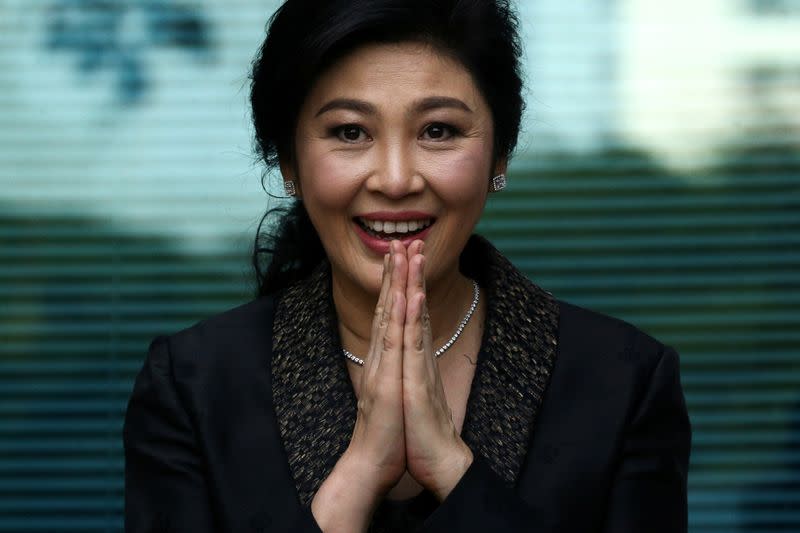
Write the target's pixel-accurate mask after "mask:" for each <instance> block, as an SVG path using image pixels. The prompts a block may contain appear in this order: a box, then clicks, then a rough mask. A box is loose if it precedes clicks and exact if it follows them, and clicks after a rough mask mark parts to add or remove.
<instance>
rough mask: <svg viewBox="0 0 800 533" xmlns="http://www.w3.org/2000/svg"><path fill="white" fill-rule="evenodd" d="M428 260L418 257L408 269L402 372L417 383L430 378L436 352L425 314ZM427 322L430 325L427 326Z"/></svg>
mask: <svg viewBox="0 0 800 533" xmlns="http://www.w3.org/2000/svg"><path fill="white" fill-rule="evenodd" d="M424 264H425V258H424V256H422V255H416V256H415V257H414V258H413V259H412V260H411V264H410V266H409V272H410V274H409V288H408V290H407V295H408V296H407V299H408V302H409V303H408V306H407V310H406V328H405V332H404V338H403V347H404V352H403V373H404V376H405V375H407V376H408V377H409V378H410V379H412V380H414V382H417V383H418V382H420V380H425V379H427V378H428V377H429V376H431V374H430V372H431V370H432V367H431V366H430V365H431V364H432V361H433V351H432V348H431V342H430V322H429V321H427V319H426V314H425V298H426V297H425V292H424V289H423V277H424ZM426 322H427V324H426Z"/></svg>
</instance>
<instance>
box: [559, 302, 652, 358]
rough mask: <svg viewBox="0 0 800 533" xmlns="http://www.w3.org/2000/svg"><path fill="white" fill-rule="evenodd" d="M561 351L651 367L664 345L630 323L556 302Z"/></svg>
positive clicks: (576, 306)
mask: <svg viewBox="0 0 800 533" xmlns="http://www.w3.org/2000/svg"><path fill="white" fill-rule="evenodd" d="M557 302H558V304H559V328H558V330H559V333H558V335H559V340H558V342H559V345H561V351H562V352H565V351H566V352H571V353H578V354H582V355H586V354H594V355H598V354H599V355H602V356H606V357H603V359H605V360H606V361H609V360H616V361H619V362H622V363H627V364H630V363H634V364H640V365H642V366H644V367H646V368H652V367H653V366H654V365H655V364H656V363H657V362H658V360H659V359H660V358H661V356H662V355H663V353H664V351H665V348H666V347H665V345H664V344H663V343H662V342H660V341H659V340H657V339H656V338H654V337H653V336H651V335H650V334H648V333H646V332H645V331H643V330H641V329H640V328H638V327H636V326H634V325H633V324H631V323H629V322H626V321H625V320H621V319H619V318H615V317H612V316H609V315H606V314H603V313H600V312H597V311H594V310H591V309H587V308H585V307H580V306H578V305H574V304H571V303H569V302H565V301H563V300H557Z"/></svg>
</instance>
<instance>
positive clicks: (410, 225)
mask: <svg viewBox="0 0 800 533" xmlns="http://www.w3.org/2000/svg"><path fill="white" fill-rule="evenodd" d="M356 222H357V223H358V224H360V225H361V227H362V228H363V229H364V230H365V231H367V232H368V233H371V234H373V235H375V236H376V237H380V238H385V239H388V240H391V239H402V238H403V237H405V236H407V234H409V233H417V232H419V231H422V230H424V229H425V228H427V227H428V226H430V225H431V224H433V219H432V218H424V219H411V220H370V219H366V218H363V217H357V218H356Z"/></svg>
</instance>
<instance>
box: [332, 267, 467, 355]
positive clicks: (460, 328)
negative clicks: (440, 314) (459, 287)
mask: <svg viewBox="0 0 800 533" xmlns="http://www.w3.org/2000/svg"><path fill="white" fill-rule="evenodd" d="M480 296H481V290H480V288H479V287H478V283H477V282H476V281H474V280H473V282H472V303H471V304H470V306H469V310H468V311H467V314H466V315H464V318H462V319H461V322H459V324H458V327H457V328H456V332H455V333H453V336H452V337H450V339H449V340H448V341H447V342H446V343H444V345H443V346H442V347H441V348H439V349H438V350H436V351H435V352H433V356H434V357H440V356H441V355H442V354H443V353H444V352H446V351H447V350H448V349H450V347H451V346H452V345H453V344H455V342H456V341H457V340H458V338H459V337H460V336H461V333H462V332H463V331H464V328H465V327H467V322H469V319H470V318H472V314H473V313H474V312H475V309H477V308H478V300H479V299H480ZM342 353H343V354H344V356H345V357H347V358H348V359H349V360H351V361H352V362H354V363H355V364H357V365H358V366H364V360H363V359H361V358H360V357H356V356H355V355H353V353H352V352H349V351H347V350H345V349H344V348H342Z"/></svg>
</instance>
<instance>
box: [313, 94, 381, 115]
mask: <svg viewBox="0 0 800 533" xmlns="http://www.w3.org/2000/svg"><path fill="white" fill-rule="evenodd" d="M333 109H349V110H350V111H356V112H358V113H363V114H365V115H376V114H377V113H378V110H377V109H375V106H374V105H372V104H370V103H369V102H365V101H364V100H354V99H351V98H335V99H333V100H331V101H330V102H328V103H327V104H325V105H324V106H322V107H320V108H319V111H317V114H316V115H314V117H315V118H316V117H318V116H320V115H321V114H323V113H327V112H328V111H331V110H333Z"/></svg>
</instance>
